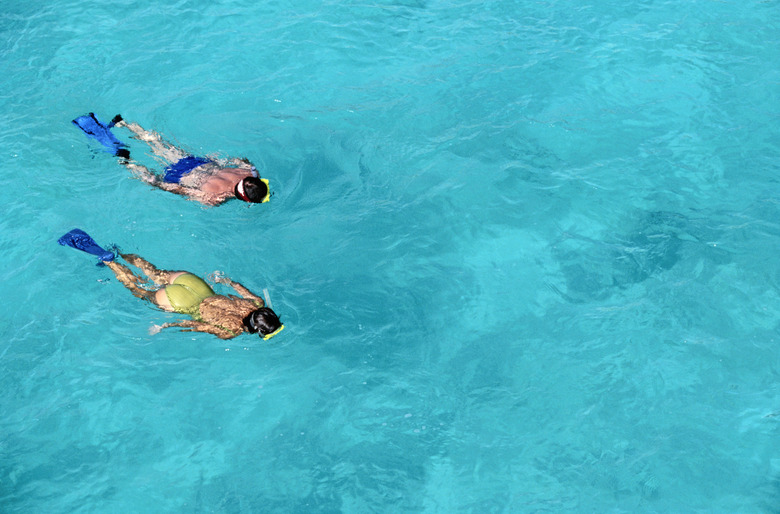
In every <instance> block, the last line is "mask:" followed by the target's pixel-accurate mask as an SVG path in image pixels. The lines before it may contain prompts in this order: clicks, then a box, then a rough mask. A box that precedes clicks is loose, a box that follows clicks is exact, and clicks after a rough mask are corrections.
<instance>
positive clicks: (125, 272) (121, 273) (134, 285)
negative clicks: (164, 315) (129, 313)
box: [105, 261, 157, 303]
mask: <svg viewBox="0 0 780 514" xmlns="http://www.w3.org/2000/svg"><path fill="white" fill-rule="evenodd" d="M105 265H106V266H108V267H109V268H110V269H111V271H113V272H114V275H116V278H117V280H119V281H120V282H121V283H122V285H124V286H125V287H126V288H128V289H129V290H130V292H131V293H133V296H136V297H138V298H141V299H142V300H148V301H150V302H152V303H157V302H155V294H156V293H157V291H156V290H154V291H149V290H147V289H144V288H142V287H141V283H142V280H141V278H140V277H137V276H136V275H135V274H134V273H133V272H132V271H131V270H130V268H128V267H127V266H125V265H123V264H119V263H118V262H116V261H111V262H106V263H105Z"/></svg>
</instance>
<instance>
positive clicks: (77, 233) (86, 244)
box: [57, 228, 115, 264]
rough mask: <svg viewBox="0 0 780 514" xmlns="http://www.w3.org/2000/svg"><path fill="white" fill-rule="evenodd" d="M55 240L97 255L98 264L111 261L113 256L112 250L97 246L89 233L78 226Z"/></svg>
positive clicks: (63, 244)
mask: <svg viewBox="0 0 780 514" xmlns="http://www.w3.org/2000/svg"><path fill="white" fill-rule="evenodd" d="M57 242H58V243H59V244H61V245H62V246H70V247H71V248H75V249H76V250H81V251H82V252H87V253H89V254H91V255H95V256H97V257H98V258H99V259H100V262H99V263H98V264H101V263H103V262H110V261H113V260H114V258H115V256H114V252H111V251H109V250H106V249H105V248H103V247H101V246H99V245H98V244H97V243H96V242H95V240H94V239H92V237H90V235H89V234H87V233H86V232H84V231H83V230H81V229H78V228H74V229H73V230H71V231H70V232H68V233H67V234H65V235H64V236H62V237H61V238H59V239H58V240H57Z"/></svg>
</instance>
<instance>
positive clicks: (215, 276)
mask: <svg viewBox="0 0 780 514" xmlns="http://www.w3.org/2000/svg"><path fill="white" fill-rule="evenodd" d="M209 278H210V279H211V280H212V281H213V282H215V283H217V284H226V285H229V286H230V287H232V288H233V289H235V290H236V292H237V293H238V294H240V295H241V297H242V298H246V299H247V300H253V301H254V302H255V303H257V304H259V306H260V307H263V306H264V305H265V302H264V301H263V299H262V298H260V297H259V296H257V295H256V294H254V293H253V292H252V291H250V290H249V289H247V288H246V287H244V286H242V285H241V284H239V283H238V282H235V281H233V280H231V279H229V278H228V277H226V276H224V275H222V273H220V272H219V271H215V272H214V273H212V274H211V275H209Z"/></svg>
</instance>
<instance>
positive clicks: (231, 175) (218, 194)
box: [116, 120, 253, 206]
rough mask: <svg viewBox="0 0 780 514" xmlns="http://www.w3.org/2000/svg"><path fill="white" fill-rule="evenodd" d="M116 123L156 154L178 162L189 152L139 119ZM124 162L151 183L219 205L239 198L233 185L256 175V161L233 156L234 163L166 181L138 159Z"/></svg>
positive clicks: (211, 165)
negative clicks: (143, 124) (166, 139)
mask: <svg viewBox="0 0 780 514" xmlns="http://www.w3.org/2000/svg"><path fill="white" fill-rule="evenodd" d="M116 126H117V127H125V128H127V129H128V130H130V132H132V133H133V134H134V135H133V137H134V138H135V139H138V140H140V141H143V142H145V143H146V144H148V145H149V148H150V149H151V150H152V152H153V153H154V154H155V155H156V156H158V157H160V158H162V159H164V160H166V161H168V162H170V163H175V162H177V161H179V160H181V159H183V158H185V157H187V155H188V154H187V153H186V152H184V151H183V150H181V149H179V148H177V147H176V146H174V145H172V144H171V143H169V142H167V141H165V140H164V139H163V138H162V136H160V134H158V133H156V132H152V131H149V130H145V129H144V128H143V127H141V126H140V125H139V124H137V123H134V122H127V121H125V120H122V121H120V122H118V123H117V124H116ZM122 164H123V165H124V166H125V167H127V168H128V169H129V170H130V171H132V172H133V174H134V175H135V176H136V177H138V178H139V179H140V180H142V181H144V182H146V183H147V184H150V185H152V186H154V187H158V188H160V189H164V190H165V191H169V192H171V193H176V194H179V195H182V196H186V197H188V198H190V199H191V200H196V201H198V202H200V203H202V204H204V205H209V206H215V205H219V204H221V203H224V202H226V201H228V200H231V199H233V198H235V194H234V192H233V188H234V187H235V185H236V183H238V182H239V181H241V180H242V179H244V178H246V177H251V176H253V173H252V164H251V163H250V162H249V161H247V160H246V159H235V158H234V159H229V160H228V161H227V164H229V165H231V166H232V167H223V166H221V165H219V164H217V163H208V164H203V165H201V166H198V167H197V168H195V169H193V170H192V171H190V172H189V173H187V174H186V175H184V176H183V177H182V178H181V181H180V182H179V183H178V184H171V183H169V182H165V181H164V180H162V179H161V178H160V177H158V176H157V175H155V174H154V173H152V172H151V171H149V168H147V167H146V166H143V165H141V164H139V163H137V162H135V161H124V162H123V163H122Z"/></svg>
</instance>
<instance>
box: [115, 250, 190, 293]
mask: <svg viewBox="0 0 780 514" xmlns="http://www.w3.org/2000/svg"><path fill="white" fill-rule="evenodd" d="M119 255H120V256H121V257H122V258H123V259H124V260H126V261H127V262H129V263H130V264H132V265H133V266H135V267H136V268H138V269H140V270H141V271H143V272H144V274H145V275H146V276H147V277H149V280H151V281H152V282H154V283H155V284H157V285H159V286H164V285H166V284H171V283H173V281H174V280H176V277H178V276H179V275H181V274H182V273H184V272H183V271H168V270H163V269H158V268H157V267H156V266H155V265H154V264H152V263H151V262H149V261H147V260H146V259H144V258H143V257H141V256H139V255H135V254H132V253H128V254H124V253H121V254H119Z"/></svg>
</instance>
